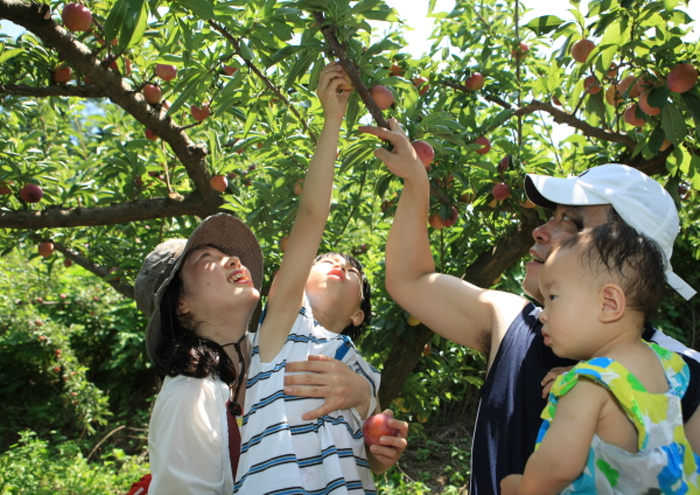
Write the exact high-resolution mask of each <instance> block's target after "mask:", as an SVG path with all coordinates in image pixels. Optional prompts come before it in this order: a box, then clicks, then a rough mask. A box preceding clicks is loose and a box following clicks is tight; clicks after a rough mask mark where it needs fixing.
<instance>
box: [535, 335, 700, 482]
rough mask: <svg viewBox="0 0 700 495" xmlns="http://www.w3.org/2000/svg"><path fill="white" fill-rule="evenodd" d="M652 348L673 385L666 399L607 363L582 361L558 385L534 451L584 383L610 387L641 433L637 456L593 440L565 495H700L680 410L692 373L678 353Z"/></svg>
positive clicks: (698, 459)
mask: <svg viewBox="0 0 700 495" xmlns="http://www.w3.org/2000/svg"><path fill="white" fill-rule="evenodd" d="M647 345H649V346H650V347H651V349H652V350H653V351H654V352H655V353H656V355H657V356H658V357H659V360H660V361H661V364H662V365H663V367H664V371H665V373H666V379H667V381H668V384H669V390H668V391H667V392H666V393H663V394H652V393H649V392H647V390H646V389H645V388H644V386H643V385H642V384H641V383H640V382H639V380H637V378H636V377H635V376H634V375H632V374H631V373H630V372H629V371H628V370H627V368H625V367H624V366H622V365H621V364H620V363H618V362H617V361H614V360H612V359H609V358H606V357H598V358H594V359H590V360H588V361H583V362H581V363H579V364H577V365H576V366H575V367H574V368H572V369H571V370H570V371H569V372H567V373H565V374H563V375H561V376H559V377H558V378H557V380H556V381H555V383H554V385H553V387H552V391H551V392H550V394H549V403H548V404H547V406H546V407H545V408H544V410H543V411H542V419H543V420H544V421H543V423H542V426H541V427H540V431H539V435H538V438H537V445H536V447H535V449H537V448H538V447H539V445H540V443H541V442H542V439H543V438H544V436H545V434H546V433H547V430H548V429H549V425H550V423H551V421H552V419H553V418H554V415H555V414H556V409H557V402H558V400H559V398H560V397H562V396H564V394H566V393H567V392H568V391H569V390H571V389H572V388H573V387H574V385H576V383H577V382H578V380H579V379H580V377H585V379H588V380H592V381H594V382H596V383H598V384H599V385H602V386H604V387H606V388H607V389H608V390H609V391H610V392H611V393H612V394H613V395H614V396H615V398H616V399H617V401H618V402H619V403H620V406H621V407H622V409H623V410H624V411H625V413H626V414H627V417H628V418H629V419H630V421H632V423H634V426H635V427H636V428H637V431H638V432H639V438H638V444H637V445H638V449H639V451H638V452H637V453H636V454H632V453H630V452H627V451H626V450H623V449H620V448H619V447H616V446H614V445H610V444H606V443H605V442H603V441H602V440H601V439H600V438H599V437H598V436H597V435H594V437H593V444H592V445H591V448H590V450H589V453H588V460H587V462H586V466H585V468H584V470H583V473H581V475H580V476H579V477H578V478H577V479H576V480H574V482H573V483H571V485H569V486H568V487H566V488H565V489H564V490H563V491H562V492H561V493H562V494H574V493H575V494H597V495H608V494H610V495H613V494H614V495H628V494H664V495H666V494H669V495H671V494H674V495H682V494H688V495H692V494H700V488H699V485H698V482H699V467H698V466H700V457H698V456H697V455H695V454H693V451H692V450H691V447H690V444H689V443H688V440H687V438H686V436H685V431H684V430H683V417H682V413H681V405H680V404H681V402H680V399H681V397H682V396H683V394H684V393H685V390H686V388H687V387H688V380H689V378H690V373H689V371H688V367H687V366H686V364H685V363H684V362H683V359H681V358H680V357H679V356H678V355H676V353H674V352H672V351H669V350H666V349H663V348H661V347H659V346H657V345H656V344H647ZM562 454H564V455H565V454H566V453H562Z"/></svg>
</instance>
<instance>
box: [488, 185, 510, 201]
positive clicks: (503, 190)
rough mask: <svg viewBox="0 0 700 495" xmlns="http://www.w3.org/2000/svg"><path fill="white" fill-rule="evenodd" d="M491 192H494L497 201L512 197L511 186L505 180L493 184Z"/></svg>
mask: <svg viewBox="0 0 700 495" xmlns="http://www.w3.org/2000/svg"><path fill="white" fill-rule="evenodd" d="M491 194H493V199H495V200H496V201H503V200H505V199H508V198H509V197H510V186H509V185H508V184H506V183H505V182H499V183H498V184H496V185H494V186H493V189H491Z"/></svg>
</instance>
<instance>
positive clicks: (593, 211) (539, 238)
mask: <svg viewBox="0 0 700 495" xmlns="http://www.w3.org/2000/svg"><path fill="white" fill-rule="evenodd" d="M610 208H611V206H610V205H596V206H564V205H557V207H556V209H555V210H554V213H553V214H552V217H551V218H550V219H549V221H547V223H545V224H543V225H540V226H539V227H537V228H536V229H535V230H533V231H532V237H533V238H534V239H535V244H534V245H533V246H532V248H531V249H530V256H531V257H532V260H531V261H529V262H528V263H527V264H526V265H525V280H524V281H523V290H524V291H525V292H526V293H527V294H529V295H530V296H531V297H533V298H534V299H535V300H536V301H538V302H540V303H542V293H541V292H540V287H539V279H540V270H541V268H542V264H543V263H544V262H545V261H546V260H547V258H548V257H549V255H550V253H551V252H552V250H553V248H554V247H555V246H557V245H558V244H559V243H561V242H562V241H564V240H565V239H568V238H569V237H571V236H572V235H575V234H577V233H578V232H581V231H582V230H584V229H590V228H593V227H596V226H598V225H602V224H604V223H607V222H608V212H609V210H610Z"/></svg>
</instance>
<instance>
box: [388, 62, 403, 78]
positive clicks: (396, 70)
mask: <svg viewBox="0 0 700 495" xmlns="http://www.w3.org/2000/svg"><path fill="white" fill-rule="evenodd" d="M389 73H390V74H391V75H392V76H394V77H399V76H402V75H403V69H401V67H399V64H395V63H394V64H391V67H389Z"/></svg>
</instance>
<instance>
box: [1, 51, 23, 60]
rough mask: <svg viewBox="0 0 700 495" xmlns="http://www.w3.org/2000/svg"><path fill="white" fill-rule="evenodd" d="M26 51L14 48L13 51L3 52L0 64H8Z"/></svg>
mask: <svg viewBox="0 0 700 495" xmlns="http://www.w3.org/2000/svg"><path fill="white" fill-rule="evenodd" d="M23 51H24V50H22V49H21V48H13V49H11V50H3V52H2V53H0V64H1V63H3V62H7V61H8V60H10V59H11V58H12V57H16V56H17V55H19V54H20V53H22V52H23Z"/></svg>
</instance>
